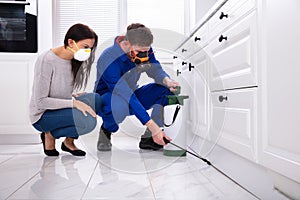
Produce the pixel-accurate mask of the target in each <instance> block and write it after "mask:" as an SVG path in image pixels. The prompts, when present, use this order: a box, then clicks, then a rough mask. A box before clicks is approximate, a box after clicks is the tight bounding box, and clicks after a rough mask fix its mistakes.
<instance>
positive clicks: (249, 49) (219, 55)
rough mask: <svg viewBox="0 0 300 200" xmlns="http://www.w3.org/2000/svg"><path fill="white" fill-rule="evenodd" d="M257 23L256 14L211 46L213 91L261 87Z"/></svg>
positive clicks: (211, 85)
mask: <svg viewBox="0 0 300 200" xmlns="http://www.w3.org/2000/svg"><path fill="white" fill-rule="evenodd" d="M256 19H257V17H256V12H255V11H253V12H252V13H251V14H250V15H248V16H246V17H245V18H243V19H242V20H240V21H238V22H237V23H235V24H233V25H232V26H230V27H229V28H228V29H227V30H226V31H224V32H221V33H219V34H218V35H217V37H214V38H213V39H212V41H211V43H210V44H209V45H208V54H209V55H210V58H211V60H212V65H211V78H210V88H211V90H212V91H216V90H224V89H232V88H241V87H249V86H257V36H256V35H257V28H256V26H257V23H256ZM222 38H225V39H222Z"/></svg>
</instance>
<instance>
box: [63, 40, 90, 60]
mask: <svg viewBox="0 0 300 200" xmlns="http://www.w3.org/2000/svg"><path fill="white" fill-rule="evenodd" d="M74 44H75V46H76V47H77V49H78V50H77V51H76V52H75V51H74V50H73V49H71V48H70V47H68V48H69V49H70V50H71V51H73V52H74V59H75V60H78V61H86V60H87V59H88V58H89V57H90V55H91V51H92V50H91V49H90V48H87V49H79V48H78V46H77V44H76V42H75V41H74Z"/></svg>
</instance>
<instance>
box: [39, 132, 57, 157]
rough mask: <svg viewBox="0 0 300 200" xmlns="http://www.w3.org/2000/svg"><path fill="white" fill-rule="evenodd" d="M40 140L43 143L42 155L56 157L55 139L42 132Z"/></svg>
mask: <svg viewBox="0 0 300 200" xmlns="http://www.w3.org/2000/svg"><path fill="white" fill-rule="evenodd" d="M41 140H42V143H43V149H44V153H45V154H46V155H47V156H58V155H59V152H58V151H57V150H56V149H55V138H54V137H53V136H52V135H51V133H50V132H42V133H41Z"/></svg>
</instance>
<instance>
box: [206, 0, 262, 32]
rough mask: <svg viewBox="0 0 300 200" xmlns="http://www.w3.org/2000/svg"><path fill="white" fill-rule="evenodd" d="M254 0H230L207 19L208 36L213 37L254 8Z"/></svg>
mask: <svg viewBox="0 0 300 200" xmlns="http://www.w3.org/2000/svg"><path fill="white" fill-rule="evenodd" d="M255 5H256V2H255V0H230V1H227V2H226V3H225V4H224V6H222V7H221V8H220V9H219V10H218V11H217V12H216V13H215V14H214V16H213V17H212V18H211V19H210V20H209V23H208V24H209V31H210V36H212V37H214V36H216V35H217V34H219V33H220V32H221V31H223V30H224V29H225V28H226V27H228V26H229V25H231V24H233V23H234V22H235V21H237V20H238V19H240V18H241V17H242V16H244V15H246V14H247V13H248V12H250V11H251V10H253V9H254V8H255Z"/></svg>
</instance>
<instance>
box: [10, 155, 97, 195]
mask: <svg viewBox="0 0 300 200" xmlns="http://www.w3.org/2000/svg"><path fill="white" fill-rule="evenodd" d="M96 164H97V161H96V160H95V159H93V158H92V157H89V156H87V157H75V156H72V155H69V154H63V155H61V156H59V157H45V158H44V159H43V164H42V166H41V169H40V171H39V173H38V174H37V175H36V176H35V177H33V178H32V179H31V180H30V181H29V182H28V183H26V184H25V185H24V186H23V187H22V188H21V189H19V190H18V191H16V192H15V193H14V194H13V195H12V196H11V197H10V198H9V199H80V198H81V197H82V195H83V194H84V191H85V189H86V186H87V185H88V183H89V180H90V178H91V176H92V174H93V172H94V169H95V166H96Z"/></svg>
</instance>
